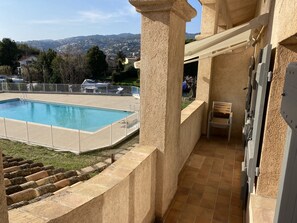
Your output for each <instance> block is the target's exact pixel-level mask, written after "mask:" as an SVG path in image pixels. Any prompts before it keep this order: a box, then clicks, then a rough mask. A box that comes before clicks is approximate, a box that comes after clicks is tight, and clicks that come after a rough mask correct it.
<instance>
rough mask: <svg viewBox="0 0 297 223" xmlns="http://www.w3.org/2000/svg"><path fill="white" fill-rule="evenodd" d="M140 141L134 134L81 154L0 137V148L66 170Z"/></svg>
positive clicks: (109, 154)
mask: <svg viewBox="0 0 297 223" xmlns="http://www.w3.org/2000/svg"><path fill="white" fill-rule="evenodd" d="M135 143H138V135H134V136H132V137H131V138H129V139H128V140H127V141H126V142H123V143H121V144H119V145H117V146H116V147H114V148H112V149H107V150H103V151H93V152H89V153H84V154H81V155H75V154H73V153H70V152H56V151H54V150H50V149H48V148H45V147H42V146H32V145H27V144H25V143H20V142H14V141H10V140H6V139H0V149H2V152H3V153H4V154H5V155H7V156H13V157H14V158H17V157H20V158H24V159H28V160H33V161H34V162H42V163H43V164H44V165H53V166H54V167H55V168H64V169H65V170H79V169H81V168H83V167H87V166H90V165H93V164H96V163H98V162H100V161H103V160H105V159H106V158H109V157H110V156H111V154H113V153H118V152H120V151H122V150H124V149H125V148H128V147H129V146H132V145H133V144H135Z"/></svg>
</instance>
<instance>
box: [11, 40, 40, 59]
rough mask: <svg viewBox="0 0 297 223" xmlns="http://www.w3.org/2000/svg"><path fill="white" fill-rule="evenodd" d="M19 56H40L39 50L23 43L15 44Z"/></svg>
mask: <svg viewBox="0 0 297 223" xmlns="http://www.w3.org/2000/svg"><path fill="white" fill-rule="evenodd" d="M17 47H18V50H19V54H20V55H21V56H24V57H28V56H37V55H39V54H40V50H38V49H36V48H33V47H30V46H28V45H27V44H25V43H20V44H17Z"/></svg>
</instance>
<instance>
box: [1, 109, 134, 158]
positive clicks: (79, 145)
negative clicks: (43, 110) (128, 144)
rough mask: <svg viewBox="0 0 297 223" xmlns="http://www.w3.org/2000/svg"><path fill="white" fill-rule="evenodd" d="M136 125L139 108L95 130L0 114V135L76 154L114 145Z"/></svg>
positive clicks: (130, 132) (132, 131) (129, 133)
mask: <svg viewBox="0 0 297 223" xmlns="http://www.w3.org/2000/svg"><path fill="white" fill-rule="evenodd" d="M138 129H139V112H136V111H135V112H134V113H133V114H131V115H129V116H127V117H126V118H124V119H121V120H120V121H117V122H115V123H113V124H111V125H108V126H106V127H104V128H102V129H99V130H98V131H96V132H87V131H83V130H75V129H67V128H61V127H57V126H53V125H42V124H37V123H32V122H25V121H18V120H13V119H8V118H0V137H1V138H6V139H11V140H15V141H21V142H25V143H27V144H33V145H40V146H45V147H50V148H54V149H56V150H62V151H69V152H73V153H76V154H80V153H84V152H88V151H92V150H96V149H102V148H106V147H110V146H112V145H115V144H117V143H119V142H121V141H122V140H124V139H125V138H126V137H128V136H129V135H131V134H133V133H134V132H136V131H137V130H138Z"/></svg>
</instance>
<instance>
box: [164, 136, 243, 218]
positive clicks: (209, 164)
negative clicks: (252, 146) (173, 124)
mask: <svg viewBox="0 0 297 223" xmlns="http://www.w3.org/2000/svg"><path fill="white" fill-rule="evenodd" d="M243 155H244V154H243V146H242V143H241V141H240V140H238V139H233V141H232V142H231V143H228V142H227V139H226V138H211V139H210V140H207V139H206V138H204V137H202V138H201V139H200V140H199V142H198V143H197V145H196V146H195V148H194V150H193V152H192V153H191V155H190V157H189V159H188V160H187V162H186V164H185V165H184V167H183V169H182V171H181V173H180V174H179V183H178V189H177V192H176V194H175V197H174V199H173V202H172V203H171V206H170V208H169V211H168V213H167V216H166V218H165V219H166V220H165V222H168V223H174V222H187V223H204V222H207V223H223V222H230V223H233V222H234V223H241V222H242V217H243V215H242V203H241V199H240V190H241V181H240V174H241V162H242V161H243Z"/></svg>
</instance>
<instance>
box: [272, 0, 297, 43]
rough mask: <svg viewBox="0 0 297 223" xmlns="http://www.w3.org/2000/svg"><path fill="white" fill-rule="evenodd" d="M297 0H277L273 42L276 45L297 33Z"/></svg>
mask: <svg viewBox="0 0 297 223" xmlns="http://www.w3.org/2000/svg"><path fill="white" fill-rule="evenodd" d="M296 12H297V1H296V0H293V1H292V0H282V1H277V0H275V9H274V17H273V26H272V38H271V43H272V46H273V47H276V46H277V45H278V43H279V42H281V41H283V40H285V39H287V38H289V37H290V36H292V35H295V34H296V33H297V25H296V24H297V13H296Z"/></svg>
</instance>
